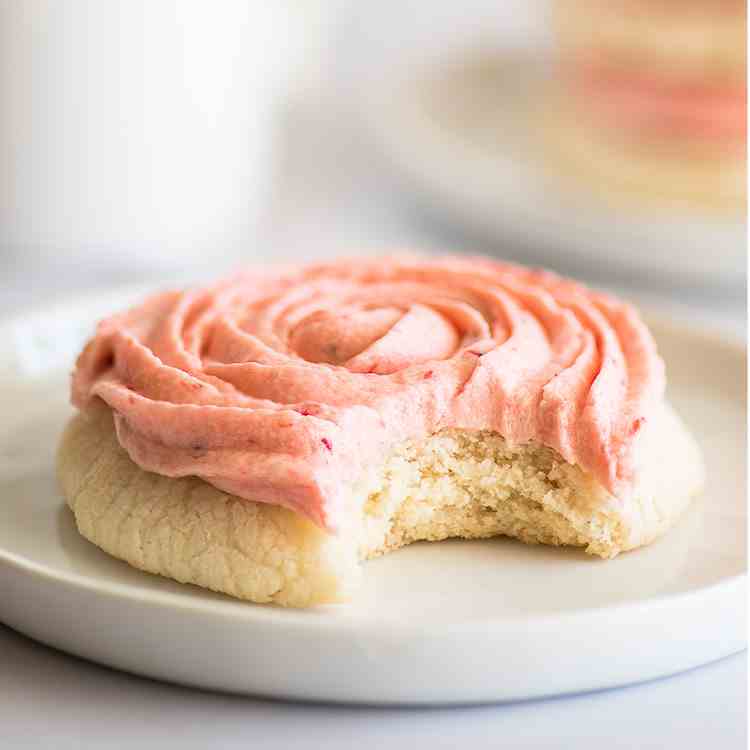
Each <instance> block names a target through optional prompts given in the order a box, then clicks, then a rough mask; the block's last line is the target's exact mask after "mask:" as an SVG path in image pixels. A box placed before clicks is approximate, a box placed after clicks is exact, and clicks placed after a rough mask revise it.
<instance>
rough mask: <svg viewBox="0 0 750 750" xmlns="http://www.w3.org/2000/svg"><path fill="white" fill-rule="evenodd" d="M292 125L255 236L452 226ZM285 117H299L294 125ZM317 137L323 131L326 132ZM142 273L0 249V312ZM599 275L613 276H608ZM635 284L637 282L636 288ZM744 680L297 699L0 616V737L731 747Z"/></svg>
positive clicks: (726, 305)
mask: <svg viewBox="0 0 750 750" xmlns="http://www.w3.org/2000/svg"><path fill="white" fill-rule="evenodd" d="M329 125H330V123H329ZM304 129H305V130H306V132H307V136H306V138H307V141H306V142H305V141H304V140H303V141H300V139H299V138H296V139H294V140H293V142H291V143H290V144H287V145H288V151H289V153H287V154H286V159H285V160H282V163H281V165H280V167H279V174H278V176H277V180H276V183H277V189H276V191H275V193H274V196H273V201H272V204H271V206H270V211H269V217H268V221H267V224H266V228H265V230H264V235H263V237H261V238H260V239H259V241H258V247H260V248H283V251H284V252H285V253H287V254H292V255H302V254H305V255H309V254H311V252H313V253H318V252H323V251H325V252H332V253H335V252H343V251H344V250H345V249H349V248H352V247H364V246H372V245H396V246H401V247H403V246H404V244H417V245H419V246H422V247H430V246H446V245H450V244H453V245H454V246H455V244H456V236H451V237H447V236H446V235H445V234H444V233H442V232H440V231H438V230H436V229H435V228H433V227H431V226H429V225H426V224H425V222H424V220H423V219H422V218H421V217H419V216H417V215H414V214H412V213H411V212H410V211H409V210H408V209H406V208H405V207H404V205H403V204H402V202H401V200H400V198H399V197H398V196H394V195H392V194H391V193H390V191H389V190H385V189H384V188H383V184H382V183H379V182H378V179H377V177H376V176H375V174H374V170H373V169H372V168H371V167H372V165H371V164H370V163H369V161H368V159H367V158H366V157H362V156H361V155H359V154H360V151H359V150H358V149H357V148H356V147H355V145H356V144H355V145H353V144H352V143H351V142H349V141H347V140H346V138H343V137H342V138H340V139H336V149H337V153H336V157H337V158H335V159H331V158H330V156H331V154H330V153H328V154H326V153H325V148H324V145H325V144H324V143H323V142H321V141H320V140H316V138H317V137H318V136H320V132H317V134H316V130H315V128H314V123H311V122H306V123H305V128H304ZM291 130H293V131H295V132H297V133H299V130H300V128H298V127H297V128H294V127H293V128H291ZM325 143H328V145H329V146H330V141H326V142H325ZM285 162H286V164H287V166H286V167H285V166H284V163H285ZM289 164H293V167H290V166H288V165H289ZM478 249H480V250H481V249H482V248H478ZM510 250H511V251H512V249H510ZM265 255H266V254H265V253H263V252H260V253H259V256H261V257H265ZM552 264H553V265H554V263H552ZM566 270H567V269H566ZM155 275H156V274H155V273H152V272H149V271H148V270H147V269H133V268H128V267H127V264H124V265H123V266H121V267H119V268H112V267H101V266H97V264H96V263H94V262H93V261H91V260H90V261H87V262H85V263H82V262H78V263H76V264H70V263H66V262H65V260H64V259H58V260H57V261H56V262H55V263H52V262H50V263H47V264H45V265H44V266H43V267H40V266H39V265H38V263H36V262H34V263H29V262H26V261H24V258H23V257H22V256H10V257H8V256H6V257H5V259H4V260H3V258H2V256H0V278H2V279H3V283H2V284H0V314H8V313H12V312H16V311H18V310H20V309H23V308H29V307H31V308H33V307H37V306H38V305H40V304H42V303H43V302H45V301H47V300H49V299H50V298H59V297H62V296H65V295H69V294H75V293H80V292H82V291H83V290H85V289H87V288H89V287H94V286H96V287H101V286H102V285H106V284H115V283H124V282H129V281H133V280H143V279H145V278H149V277H153V276H155ZM600 281H601V279H600ZM604 281H605V282H606V283H609V284H614V285H615V286H623V283H622V282H623V280H622V279H604ZM633 288H634V289H635V287H633ZM645 288H646V297H647V298H650V299H654V300H658V301H659V306H661V307H664V306H665V305H666V306H667V307H669V308H670V309H672V310H673V311H674V314H675V315H676V316H677V317H682V318H684V319H688V320H694V321H696V322H698V323H703V324H706V323H707V324H709V325H713V326H718V327H721V328H724V329H725V330H726V329H728V330H729V331H730V332H732V333H734V334H739V335H742V333H743V332H744V330H745V314H744V300H743V299H742V298H741V297H738V296H736V295H735V296H732V295H729V296H727V295H726V294H724V293H715V292H712V291H711V290H669V291H661V292H660V291H659V290H658V287H656V288H655V287H654V286H653V285H646V287H645ZM643 289H644V286H643V285H640V286H638V287H637V291H638V292H639V293H640V294H642V293H643ZM1 609H2V592H0V611H1ZM82 616H85V613H82ZM746 687H747V658H746V654H745V653H743V654H739V655H735V656H732V657H729V658H727V659H724V660H722V661H721V662H717V663H715V664H712V665H707V666H705V667H702V668H699V669H696V670H693V671H691V672H688V673H685V674H681V675H677V676H674V677H671V678H667V679H663V680H658V681H655V682H651V683H647V684H642V685H637V686H632V687H628V688H623V689H618V690H609V691H603V692H598V693H592V694H587V695H578V696H573V697H565V698H557V699H551V700H544V701H532V702H525V703H517V704H511V705H504V706H485V707H476V708H458V709H429V710H422V709H420V710H417V709H400V710H393V709H388V710H386V709H372V708H346V707H335V706H311V705H299V704H291V703H282V702H272V701H264V700H253V699H248V698H239V697H233V696H227V695H218V694H210V693H205V692H200V691H196V690H190V689H185V688H180V687H175V686H170V685H166V684H159V683H157V682H153V681H150V680H145V679H141V678H138V677H133V676H129V675H125V674H120V673H117V672H114V671H111V670H109V669H105V668H102V667H98V666H95V665H93V664H90V663H87V662H84V661H81V660H79V659H76V658H73V657H70V656H67V655H65V654H62V653H59V652H56V651H53V650H51V649H48V648H46V647H43V646H40V645H38V644H36V643H34V642H33V641H30V640H28V639H26V638H25V637H23V636H20V635H18V634H16V633H14V632H13V631H11V630H9V629H7V628H5V627H3V626H0V747H2V748H26V747H29V748H56V749H59V750H63V749H64V748H81V749H82V750H83V749H85V748H119V747H123V748H125V747H127V748H139V750H146V749H147V748H151V747H158V748H160V750H168V749H169V748H173V747H174V748H180V750H188V749H189V748H206V747H221V748H235V747H237V748H239V747H242V748H249V747H253V748H264V749H268V750H271V749H272V748H295V747H303V746H304V747H313V748H314V747H326V748H330V750H334V749H335V748H351V747H357V748H382V747H388V748H392V749H393V750H398V749H399V748H410V749H412V748H420V747H433V748H456V747H467V748H484V747H500V746H503V747H512V748H546V747H549V748H567V747H573V746H574V745H575V747H576V748H577V749H578V750H587V749H588V748H597V749H598V748H601V747H606V748H610V749H613V748H665V747H669V748H672V747H679V748H682V749H683V750H688V749H689V748H705V747H710V748H712V749H715V750H734V748H744V747H746V707H747V691H746Z"/></svg>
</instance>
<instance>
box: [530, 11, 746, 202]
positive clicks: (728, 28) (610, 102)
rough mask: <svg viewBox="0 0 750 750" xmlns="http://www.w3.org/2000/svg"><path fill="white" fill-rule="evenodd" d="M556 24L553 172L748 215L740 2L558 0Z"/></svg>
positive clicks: (549, 129) (651, 198)
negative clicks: (745, 210)
mask: <svg viewBox="0 0 750 750" xmlns="http://www.w3.org/2000/svg"><path fill="white" fill-rule="evenodd" d="M552 19H553V28H554V31H555V34H556V38H557V45H558V50H557V52H558V58H557V64H556V75H555V76H553V78H552V81H553V83H552V91H551V107H552V113H550V116H548V117H545V118H544V130H545V135H546V141H547V143H548V145H550V146H551V148H550V152H551V162H552V165H555V166H558V167H560V168H561V171H562V172H563V173H565V174H569V175H575V177H576V178H579V179H580V178H584V179H585V180H586V181H587V183H588V184H589V186H594V187H595V188H596V189H597V190H598V191H601V189H602V188H603V189H604V190H605V197H607V196H609V197H612V196H613V195H622V196H626V195H629V196H631V197H632V198H634V199H635V200H636V202H639V203H641V204H643V205H647V204H654V205H656V206H663V205H665V204H670V203H671V204H676V205H681V206H683V207H684V206H689V207H690V208H691V209H695V210H700V211H710V212H714V213H715V212H719V213H725V212H729V213H739V212H741V211H743V209H744V205H745V199H746V106H747V98H746V5H745V2H744V0H685V1H682V0H679V1H678V0H556V2H555V3H554V6H553V13H552Z"/></svg>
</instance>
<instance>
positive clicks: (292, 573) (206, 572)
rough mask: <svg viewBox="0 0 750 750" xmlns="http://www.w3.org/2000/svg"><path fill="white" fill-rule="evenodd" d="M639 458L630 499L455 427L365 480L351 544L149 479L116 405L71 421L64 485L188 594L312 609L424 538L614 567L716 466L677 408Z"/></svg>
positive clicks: (408, 448)
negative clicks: (122, 441)
mask: <svg viewBox="0 0 750 750" xmlns="http://www.w3.org/2000/svg"><path fill="white" fill-rule="evenodd" d="M637 449H638V453H639V457H640V458H639V460H640V461H641V463H642V464H643V467H642V471H641V478H640V480H639V484H638V488H637V491H636V494H635V496H634V498H632V499H631V500H628V501H621V500H619V499H617V498H614V497H612V496H611V495H609V494H608V493H607V492H606V491H605V490H604V489H603V488H602V487H601V486H600V485H599V484H598V483H596V482H595V481H594V480H593V479H591V478H590V477H589V476H587V475H586V474H585V473H584V472H582V471H581V470H580V469H579V468H577V467H575V466H572V465H570V464H567V463H565V462H563V461H562V460H561V459H560V458H559V456H557V455H556V454H555V453H554V452H553V451H550V450H548V449H546V448H541V447H537V446H517V447H515V448H512V447H510V446H508V445H507V443H506V442H505V441H504V440H503V439H502V438H500V437H499V436H498V435H496V434H492V433H486V432H485V433H476V432H474V433H470V432H465V431H460V430H446V431H443V432H442V433H439V434H437V435H434V436H432V437H431V438H429V439H427V440H425V441H421V442H420V443H416V444H415V443H405V444H403V445H401V446H397V447H396V448H395V449H394V451H393V453H392V455H391V456H390V458H389V459H388V461H387V462H386V463H385V465H384V466H383V467H381V468H380V469H379V470H377V471H373V472H372V473H371V475H368V476H366V477H363V478H362V480H361V482H360V483H359V484H358V485H357V486H356V487H354V488H352V494H353V498H352V507H354V508H363V511H360V512H359V513H358V514H357V515H356V517H353V518H352V521H351V526H350V528H349V529H347V530H346V531H345V532H343V533H342V534H340V535H339V536H332V535H329V534H327V533H326V532H324V531H322V530H321V529H319V528H318V527H316V526H315V525H314V524H312V523H311V522H309V521H307V520H306V519H304V518H301V517H300V516H299V515H297V514H296V513H293V512H292V511H289V510H286V509H285V508H280V507H276V506H272V505H267V504H263V503H254V502H250V501H248V500H244V499H241V498H237V497H234V496H232V495H228V494H226V493H224V492H221V491H220V490H217V489H215V488H214V487H212V486H211V485H209V484H207V483H206V482H204V481H202V480H200V479H196V478H184V479H170V478H168V477H163V476H160V475H157V474H152V473H149V472H146V471H143V470H142V469H140V468H139V467H138V466H137V465H136V464H135V463H133V462H132V461H131V460H130V458H129V457H128V455H127V453H126V452H125V451H124V450H123V449H122V448H121V447H120V446H119V444H118V442H117V439H116V437H115V433H114V428H113V424H112V417H111V414H110V412H109V410H108V409H107V408H105V407H100V408H97V409H94V410H91V411H90V412H89V413H87V414H85V415H78V416H76V417H74V418H73V419H72V420H71V422H70V424H69V425H68V427H67V429H66V431H65V433H64V435H63V437H62V441H61V444H60V449H59V454H58V474H59V479H60V483H61V486H62V489H63V493H64V495H65V497H66V499H67V502H68V505H69V506H70V508H71V509H72V511H73V513H74V515H75V519H76V523H77V525H78V530H79V531H80V533H81V534H82V535H83V536H84V537H86V538H87V539H89V540H90V541H91V542H93V543H94V544H96V545H97V546H99V547H101V548H102V549H103V550H104V551H105V552H108V553H109V554H111V555H113V556H115V557H118V558H120V559H122V560H125V561H126V562H128V563H129V564H130V565H132V566H134V567H136V568H139V569H140V570H144V571H148V572H149V573H157V574H160V575H163V576H166V577H168V578H173V579H175V580H177V581H180V582H181V583H193V584H196V585H198V586H203V587H205V588H209V589H213V590H214V591H220V592H223V593H226V594H229V595H231V596H235V597H238V598H240V599H247V600H250V601H254V602H275V603H277V604H282V605H286V606H295V607H305V606H311V605H314V604H320V603H325V602H334V601H343V600H346V599H348V598H350V596H351V594H352V592H353V591H354V589H356V587H357V586H358V584H359V580H360V576H361V566H360V564H359V560H360V559H367V558H371V557H376V556H378V555H381V554H383V553H384V552H388V551H390V550H393V549H397V548H398V547H401V546H403V545H405V544H409V543H410V542H412V541H416V540H425V539H427V540H439V539H446V538H449V537H466V538H477V537H491V536H497V535H503V534H504V535H508V536H513V537H516V538H518V539H521V540H522V541H524V542H527V543H543V544H554V545H573V546H579V547H585V548H586V550H587V551H588V552H590V553H592V554H595V555H599V556H601V557H605V558H608V557H613V556H615V555H616V554H618V553H619V552H622V551H624V550H627V549H632V548H634V547H638V546H640V545H643V544H647V543H648V542H650V541H652V540H653V539H654V538H656V537H657V536H659V535H660V534H662V533H664V532H665V531H666V530H667V529H668V528H669V527H670V526H672V525H673V524H674V523H675V521H676V520H677V518H678V517H679V515H680V514H681V513H682V511H683V510H684V509H685V507H686V506H687V504H688V502H689V500H690V498H691V496H692V495H693V494H694V493H695V492H696V491H697V490H698V489H699V488H700V485H701V483H702V478H703V469H702V465H701V460H700V454H699V452H698V449H697V447H696V446H695V444H694V442H693V441H692V438H691V437H690V436H689V435H688V433H687V432H686V431H685V429H684V427H683V426H682V424H681V423H680V422H679V420H678V419H677V418H676V417H675V415H674V413H673V412H672V411H671V410H670V409H669V408H668V407H666V406H665V408H664V409H663V410H662V411H660V412H659V414H658V415H657V418H656V419H654V420H652V421H651V423H650V424H649V425H648V427H647V428H645V429H644V430H643V433H642V437H641V439H640V440H639V444H638V447H637Z"/></svg>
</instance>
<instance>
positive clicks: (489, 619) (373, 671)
mask: <svg viewBox="0 0 750 750" xmlns="http://www.w3.org/2000/svg"><path fill="white" fill-rule="evenodd" d="M135 296H137V294H136V293H134V292H132V290H131V291H130V292H117V293H115V292H113V293H108V294H106V295H104V296H99V297H95V298H88V299H82V300H79V301H78V302H76V303H74V304H68V305H65V306H61V307H57V308H55V309H51V310H47V311H42V312H39V313H34V314H32V315H27V316H24V317H21V318H17V319H15V320H11V321H7V322H6V323H3V324H0V340H2V341H3V342H4V349H3V352H2V354H0V373H1V375H0V378H1V379H2V387H1V388H0V408H2V414H3V420H2V424H0V619H2V620H3V621H4V622H5V623H7V624H8V625H10V626H11V627H14V628H16V629H17V630H19V631H21V632H23V633H26V634H27V635H29V636H31V637H32V638H35V639H37V640H39V641H42V642H44V643H46V644H49V645H52V646H55V647H57V648H60V649H63V650H65V651H68V652H70V653H72V654H77V655H79V656H83V657H85V658H88V659H91V660H93V661H97V662H100V663H102V664H106V665H109V666H112V667H116V668H118V669H123V670H127V671H129V672H134V673H137V674H141V675H147V676H149V677H154V678H158V679H163V680H169V681H174V682H178V683H183V684H187V685H195V686H200V687H203V688H211V689H219V690H227V691H233V692H238V693H248V694H257V695H267V696H276V697H281V698H296V699H304V700H325V701H340V702H360V703H371V704H432V705H436V704H446V703H473V702H484V701H504V700H514V699H521V698H531V697H537V696H549V695H555V694H561V693H569V692H576V691H584V690H593V689H597V688H604V687H610V686H615V685H623V684H626V683H631V682H635V681H640V680H646V679H650V678H654V677H659V676H663V675H667V674H671V673H675V672H677V671H680V670H684V669H688V668H690V667H693V666H696V665H698V664H702V663H705V662H708V661H711V660H714V659H718V658H720V657H722V656H725V655H727V654H730V653H732V652H735V651H738V650H740V649H742V648H744V643H745V640H744V639H745V620H744V618H745V607H744V596H745V586H746V581H745V574H746V561H745V543H746V540H745V528H746V522H745V516H746V510H745V401H744V393H745V373H744V368H745V364H744V363H745V357H744V351H743V350H742V349H741V348H740V347H739V346H738V345H734V344H732V343H729V342H724V341H722V340H720V339H719V338H716V337H712V336H709V335H706V334H700V333H696V332H694V331H693V332H691V331H689V330H681V329H677V328H674V327H672V326H670V325H669V324H665V323H659V322H656V323H655V324H654V330H655V334H656V336H657V338H658V341H659V345H660V347H661V351H662V353H663V355H664V356H665V358H666V360H667V365H668V369H669V372H670V378H671V379H670V386H669V391H670V397H671V399H672V400H673V402H674V403H675V405H676V406H677V408H678V410H679V411H680V412H681V413H682V414H683V415H684V417H685V418H686V420H687V422H688V423H689V425H690V427H691V428H692V429H693V430H694V431H695V433H696V434H697V435H698V437H699V439H700V441H701V443H702V445H703V448H704V450H705V454H706V460H707V464H708V486H707V488H706V491H705V493H704V494H703V495H702V496H701V497H700V498H699V499H698V500H697V501H696V502H695V504H694V505H693V507H692V508H691V510H690V511H689V512H688V514H687V515H686V516H685V518H684V519H683V520H682V522H681V523H680V524H679V525H678V527H676V528H675V529H674V530H673V531H672V533H670V534H669V535H667V536H666V537H665V538H664V539H662V540H661V541H659V542H657V543H655V544H654V545H652V546H650V547H648V548H646V549H643V550H638V551H635V552H632V553H628V554H624V555H621V556H620V557H618V558H617V559H615V560H613V561H609V562H603V561H600V560H598V559H593V558H590V557H587V556H586V555H584V554H583V553H582V552H579V551H576V550H566V549H552V548H545V547H527V546H524V545H522V544H520V543H517V542H514V541H512V540H507V539H496V540H490V541H474V542H461V541H452V542H441V543H435V544H429V543H422V544H416V545H413V546H411V547H408V548H406V549H404V550H401V551H398V552H395V553H393V554H391V555H389V556H387V557H385V558H383V559H380V560H375V561H372V562H368V563H367V564H366V577H365V584H364V587H363V589H362V591H361V593H360V594H359V596H358V598H357V599H356V600H355V601H354V602H352V603H351V604H347V605H337V606H327V607H320V608H317V609H314V610H309V611H294V610H284V609H281V608H277V607H272V606H259V605H253V604H246V603H242V602H239V601H234V600H232V599H230V598H227V597H224V596H221V595H218V594H213V593H211V592H208V591H204V590H202V589H199V588H196V587H193V586H181V585H179V584H177V583H173V582H171V581H168V580H165V579H162V578H158V577H156V576H151V575H148V574H146V573H142V572H140V571H137V570H134V569H132V568H130V567H128V566H127V565H126V564H125V563H122V562H120V561H118V560H115V559H113V558H110V557H108V556H107V555H106V554H104V553H103V552H101V551H100V550H99V549H97V548H96V547H94V546H93V545H91V544H89V543H88V542H87V541H85V540H84V539H83V538H81V537H80V536H79V535H78V534H77V532H76V529H75V526H74V522H73V518H72V515H71V514H70V512H69V511H68V510H67V509H66V507H65V505H64V503H63V500H62V498H61V495H60V492H59V490H58V489H57V487H56V484H55V477H54V452H55V445H56V441H57V438H58V435H59V433H60V431H61V429H62V427H63V424H64V423H65V420H66V419H67V417H68V416H69V415H70V413H71V410H70V407H69V406H68V405H67V386H68V380H67V375H68V372H69V370H70V367H71V364H72V361H73V357H74V355H75V354H76V352H77V350H78V348H79V347H80V345H81V343H82V341H83V339H84V338H85V337H86V335H87V334H88V333H90V331H91V330H92V327H93V322H94V321H95V320H96V319H97V318H99V317H100V316H102V315H103V314H105V313H106V312H108V311H110V310H112V309H114V308H117V307H121V306H122V305H123V304H125V303H127V302H129V301H132V300H133V299H134V297H135Z"/></svg>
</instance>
